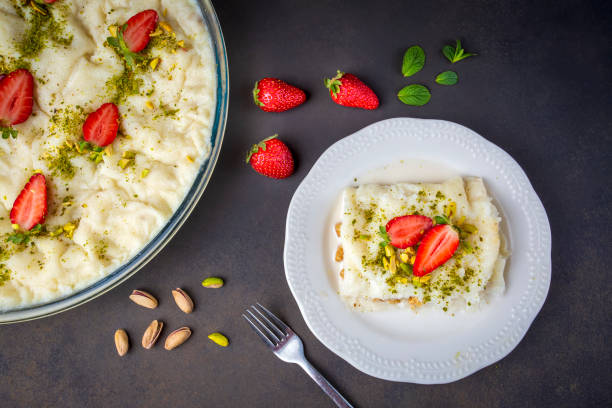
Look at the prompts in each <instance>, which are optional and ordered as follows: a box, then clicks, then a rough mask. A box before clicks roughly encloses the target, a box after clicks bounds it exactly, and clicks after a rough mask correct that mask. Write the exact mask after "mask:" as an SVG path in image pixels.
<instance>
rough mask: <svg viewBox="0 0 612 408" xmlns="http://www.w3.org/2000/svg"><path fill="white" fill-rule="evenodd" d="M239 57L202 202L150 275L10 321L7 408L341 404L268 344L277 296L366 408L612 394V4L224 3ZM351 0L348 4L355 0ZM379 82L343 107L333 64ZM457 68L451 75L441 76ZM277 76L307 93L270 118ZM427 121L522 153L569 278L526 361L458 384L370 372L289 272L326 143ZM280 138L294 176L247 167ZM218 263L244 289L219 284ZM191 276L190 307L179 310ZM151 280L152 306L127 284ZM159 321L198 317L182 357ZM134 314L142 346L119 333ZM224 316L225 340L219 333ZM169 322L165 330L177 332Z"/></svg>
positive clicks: (551, 401) (538, 401)
mask: <svg viewBox="0 0 612 408" xmlns="http://www.w3.org/2000/svg"><path fill="white" fill-rule="evenodd" d="M215 3H216V7H217V12H218V14H219V19H220V20H221V24H222V26H223V30H224V33H225V37H226V41H227V46H228V50H229V59H230V77H231V88H232V91H231V98H230V110H229V112H230V116H229V121H228V127H227V132H226V136H225V145H224V147H223V150H222V152H221V158H220V160H219V163H218V165H217V169H216V171H215V174H214V176H213V179H212V182H211V183H210V185H209V187H208V189H207V190H206V193H205V194H204V197H203V198H202V200H201V201H200V203H199V204H198V206H197V208H196V210H195V211H194V212H193V214H192V215H191V217H190V218H189V219H188V221H187V223H186V224H185V226H184V227H183V228H182V229H181V231H180V232H179V233H178V234H177V235H176V237H175V238H174V239H173V240H172V242H171V243H170V244H169V245H168V246H167V247H166V248H165V249H164V250H163V251H162V252H161V253H160V254H159V255H158V257H157V258H156V259H155V260H153V261H152V262H151V263H150V264H148V265H147V266H146V267H145V268H144V269H143V270H142V271H140V272H139V273H138V274H136V276H134V277H133V278H132V279H130V280H129V281H128V282H126V283H124V284H123V285H121V286H120V287H119V288H116V289H115V290H113V291H111V292H110V293H108V294H106V295H104V296H102V297H100V298H98V299H95V300H94V301H92V302H90V303H88V304H86V305H83V306H81V307H78V308H77V309H74V310H70V311H68V312H65V313H62V314H60V315H58V316H54V317H50V318H46V319H43V320H38V321H33V322H28V323H22V324H16V325H11V326H3V327H0V406H2V407H14V406H15V407H17V406H23V407H39V406H65V407H68V406H70V407H73V406H75V407H76V406H96V407H97V406H104V407H137V406H138V407H145V406H146V407H191V406H210V407H239V406H253V407H268V406H272V407H275V406H288V405H291V406H292V407H295V408H297V407H315V406H316V407H318V406H331V403H330V402H329V401H328V400H327V398H326V397H325V396H324V395H323V394H322V393H321V392H320V391H319V390H318V388H317V387H316V385H315V384H314V383H313V382H312V381H310V380H309V379H308V378H307V377H306V376H305V374H304V373H303V372H301V370H300V369H299V368H298V367H297V366H293V365H288V364H285V363H282V362H281V361H280V360H278V359H276V358H274V357H273V356H272V354H271V353H269V352H267V351H266V350H265V349H264V347H263V346H262V344H260V342H259V340H258V339H256V337H255V335H254V334H253V333H252V332H251V330H250V328H248V326H247V325H246V324H245V322H243V321H242V319H241V318H240V314H241V312H242V310H243V309H244V308H245V307H246V306H247V305H249V304H251V303H253V302H255V301H260V302H262V303H264V304H266V305H269V306H270V307H271V308H272V310H274V311H277V312H278V313H279V314H280V315H281V316H282V317H283V318H284V319H286V320H287V322H289V323H290V324H291V326H293V327H294V328H295V330H296V331H297V332H298V333H299V334H300V335H301V336H302V337H303V339H304V342H305V344H306V348H307V354H308V356H309V357H310V359H311V361H312V362H313V363H314V364H315V365H316V366H317V367H319V368H320V369H321V371H322V372H323V373H324V374H326V375H327V376H328V377H329V379H330V380H331V381H332V382H333V383H334V384H336V385H337V387H338V388H339V389H340V390H341V391H342V392H344V394H345V395H346V396H347V398H348V399H349V400H350V401H352V402H354V403H355V405H356V406H360V407H374V406H377V407H383V406H388V407H391V406H394V407H399V406H401V407H408V406H414V407H427V406H436V407H438V406H440V407H446V406H455V405H456V406H466V407H515V406H521V407H575V406H604V405H607V404H609V403H610V402H612V391H611V390H612V379H611V374H610V366H611V364H612V358H611V357H612V353H611V352H610V349H609V342H608V341H607V340H608V337H609V336H610V335H612V319H611V316H612V314H611V313H610V305H611V302H610V299H611V298H612V285H611V284H610V276H609V273H608V269H609V265H610V264H611V262H612V259H611V257H610V247H611V244H612V242H611V238H610V237H611V235H610V231H611V230H612V221H611V218H610V207H611V206H610V202H611V200H612V192H611V187H610V181H611V180H610V174H611V172H612V154H611V148H610V143H612V136H611V135H612V119H611V117H612V116H611V113H612V112H611V107H612V106H611V101H612V99H611V98H610V89H612V57H611V51H612V50H611V49H610V43H611V41H612V38H611V33H612V9H611V7H610V2H604V1H599V2H598V1H592V2H589V1H536V2H534V1H524V0H521V1H505V2H484V1H462V2H458V1H421V2H413V1H406V0H400V1H377V2H373V1H356V0H353V1H350V2H349V1H345V2H340V1H312V2H306V1H304V2H295V1H277V2H272V1H269V2H266V1H258V2H239V1H229V0H223V1H221V0H219V1H216V2H215ZM349 4H350V6H349ZM456 37H460V38H461V39H463V40H464V44H465V47H466V49H467V50H469V51H475V52H478V53H479V54H480V55H479V56H478V57H476V58H472V59H468V60H465V61H463V62H460V63H458V64H456V65H453V66H452V67H451V66H450V65H449V64H448V63H447V62H446V61H445V60H444V59H443V57H442V55H441V54H440V51H439V50H440V49H441V47H442V46H443V45H444V44H446V43H449V42H451V41H452V40H453V39H454V38H456ZM413 44H420V45H421V46H422V47H423V48H424V49H425V51H426V53H427V63H426V66H425V68H424V70H423V71H422V72H420V73H419V74H417V75H416V76H414V77H412V78H403V77H402V76H401V74H400V64H401V57H402V54H403V51H404V50H405V49H406V48H407V47H409V46H411V45H413ZM338 68H341V69H343V70H346V71H349V72H353V73H356V74H358V75H359V76H360V77H362V78H363V79H364V80H365V81H366V82H367V83H369V84H370V85H371V86H372V88H373V89H374V90H375V91H376V92H377V93H378V95H379V96H380V99H381V107H380V108H379V109H378V110H377V111H373V112H369V111H362V110H356V109H348V108H343V107H339V106H336V105H334V104H333V103H332V102H331V101H330V99H329V97H328V96H327V92H326V90H325V88H324V87H323V85H322V83H323V77H324V76H329V75H332V74H333V73H334V72H335V70H336V69H338ZM450 68H452V69H454V70H456V71H457V72H458V74H459V77H460V80H459V84H458V85H456V86H453V87H441V86H438V85H436V84H435V83H434V81H433V78H434V76H435V75H436V74H437V73H438V72H440V71H443V70H446V69H450ZM268 75H270V76H278V77H281V78H284V79H286V80H287V81H289V82H292V83H294V84H296V85H299V86H301V87H303V88H304V89H306V90H307V92H308V96H309V100H308V102H307V103H306V104H305V105H304V106H302V107H300V108H298V109H295V110H293V111H290V112H286V113H283V114H267V113H264V112H262V111H260V110H258V109H257V108H256V107H255V106H254V105H253V103H252V101H251V93H250V92H251V88H252V85H253V82H254V81H255V80H256V79H259V78H261V77H263V76H268ZM412 82H420V83H424V84H426V85H427V86H428V87H430V89H431V90H432V94H433V96H432V99H431V102H430V103H429V104H428V105H426V106H424V107H420V108H416V107H409V106H405V105H403V104H401V103H400V102H398V100H397V99H396V97H395V94H396V92H397V90H399V89H400V88H401V87H403V86H404V85H407V84H409V83H412ZM398 116H412V117H422V118H439V119H447V120H451V121H455V122H458V123H461V124H463V125H465V126H468V127H470V128H472V129H474V130H475V131H477V132H478V133H480V134H482V135H483V136H484V137H485V138H487V139H489V140H491V141H493V142H494V143H496V144H497V145H499V146H500V147H502V148H503V149H505V150H506V151H507V152H509V153H510V154H511V155H512V156H513V157H514V158H515V159H516V160H517V161H518V162H519V164H520V165H521V166H522V167H523V168H524V169H525V171H526V172H527V174H528V176H529V178H530V180H531V182H532V183H533V186H534V187H535V189H536V191H537V192H538V194H539V195H540V198H541V199H542V201H543V203H544V206H545V207H546V210H547V211H548V216H549V218H550V223H551V227H552V234H553V253H552V258H553V278H552V283H551V287H550V292H549V295H548V299H547V301H546V304H545V305H544V307H543V309H542V311H541V312H540V314H539V316H538V317H537V318H536V320H535V322H534V323H533V325H532V327H531V329H530V330H529V332H528V333H527V335H526V336H525V338H524V339H523V341H522V342H521V343H520V344H519V346H518V347H517V348H516V349H515V350H514V351H513V352H512V353H510V355H509V356H507V357H506V358H504V359H503V360H501V361H500V362H498V363H496V364H494V365H492V366H490V367H487V368H485V369H483V370H481V371H479V372H477V373H476V374H474V375H472V376H470V377H468V378H465V379H463V380H460V381H457V382H455V383H453V384H447V385H438V386H421V385H414V384H402V383H392V382H387V381H382V380H378V379H375V378H372V377H369V376H367V375H365V374H362V373H360V372H359V371H357V370H355V369H354V368H352V367H351V366H350V365H349V364H347V363H345V362H344V361H343V360H341V359H340V358H338V357H336V356H335V355H334V354H333V353H331V352H330V351H329V350H327V348H325V347H324V346H323V345H322V344H320V343H319V342H318V341H317V340H316V339H315V338H314V336H313V335H312V334H311V333H310V332H309V331H308V329H307V328H306V326H305V323H304V321H303V320H302V317H301V315H300V313H299V311H298V308H297V305H296V303H295V301H294V300H293V298H292V296H291V294H290V292H289V288H288V287H287V283H286V281H285V277H284V271H283V262H282V250H283V242H284V226H285V216H286V211H287V206H288V204H289V201H290V199H291V196H292V194H293V192H294V190H295V188H296V187H297V186H298V184H299V183H300V181H301V180H302V178H303V177H304V176H305V175H306V173H307V172H308V170H309V169H310V167H311V166H312V165H313V163H314V162H315V160H316V159H317V157H318V156H319V155H320V154H321V153H322V152H323V151H324V150H325V149H326V148H327V147H328V146H330V145H331V144H332V143H333V142H335V141H337V140H339V139H341V138H342V137H344V136H346V135H348V134H350V133H352V132H354V131H356V130H358V129H360V128H362V127H364V126H366V125H368V124H370V123H373V122H375V121H378V120H381V119H385V118H391V117H398ZM273 133H279V134H280V135H281V136H282V137H283V139H284V140H285V141H286V142H287V143H288V144H289V146H290V147H291V148H292V149H293V150H294V152H295V156H296V157H297V162H298V167H297V172H296V174H295V175H294V176H292V177H291V178H289V179H287V180H284V181H274V180H269V179H266V178H264V177H262V176H259V175H257V174H255V173H254V172H253V171H252V170H251V169H250V168H248V167H247V166H246V165H245V164H244V160H243V154H244V152H245V150H246V149H247V148H248V146H249V145H250V144H251V143H253V142H255V141H258V140H259V139H262V138H264V137H266V136H269V135H271V134H273ZM213 274H214V275H221V276H223V277H225V278H226V280H227V286H226V287H225V288H224V289H222V290H218V291H210V290H204V289H203V288H201V287H200V281H201V280H202V278H203V277H205V276H208V275H213ZM176 286H181V287H183V288H185V289H186V290H188V291H189V293H191V294H192V295H193V297H194V299H195V302H196V305H197V306H196V310H195V312H194V313H193V314H192V315H189V316H186V315H184V314H182V313H181V312H180V311H179V310H178V309H177V308H176V306H175V305H174V303H173V301H172V299H171V295H170V290H171V288H174V287H176ZM133 288H143V289H148V290H150V291H151V292H152V293H154V294H156V295H157V296H158V297H159V298H160V301H161V302H160V303H161V304H160V307H159V308H158V309H157V310H155V311H150V310H145V309H142V308H138V307H136V306H134V305H133V304H131V303H130V301H129V300H128V298H127V297H128V295H129V293H130V291H131V289H133ZM154 318H157V319H162V320H163V321H165V322H166V324H167V328H168V329H174V328H177V327H179V326H181V325H185V324H186V325H189V326H191V327H192V328H193V331H194V333H193V336H192V338H191V339H190V340H189V341H188V342H187V343H185V344H184V345H183V346H182V347H181V348H180V349H177V350H175V351H172V352H167V351H165V350H163V348H162V347H161V346H159V345H158V346H157V347H155V348H154V349H152V350H144V349H143V348H142V347H141V346H140V337H141V335H142V332H143V330H144V329H145V327H146V326H147V325H148V323H149V321H150V320H152V319H154ZM119 327H123V328H126V329H127V331H128V333H129V334H130V337H131V340H132V349H131V350H130V352H129V353H128V355H127V356H126V357H124V358H119V357H118V356H117V355H116V352H115V349H114V346H113V332H114V331H115V329H117V328H119ZM217 330H219V331H222V332H224V333H226V334H227V335H228V336H229V337H230V339H231V342H232V343H231V346H230V347H229V348H227V349H221V348H218V347H215V346H214V345H212V343H210V342H209V341H208V339H207V338H206V335H207V334H208V333H209V332H212V331H217ZM166 333H168V331H166Z"/></svg>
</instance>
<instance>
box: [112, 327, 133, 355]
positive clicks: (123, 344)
mask: <svg viewBox="0 0 612 408" xmlns="http://www.w3.org/2000/svg"><path fill="white" fill-rule="evenodd" d="M115 347H116V348H117V354H119V356H121V357H123V356H125V354H126V353H127V352H128V349H129V348H130V340H129V339H128V335H127V333H126V332H125V330H123V329H119V330H117V331H116V332H115Z"/></svg>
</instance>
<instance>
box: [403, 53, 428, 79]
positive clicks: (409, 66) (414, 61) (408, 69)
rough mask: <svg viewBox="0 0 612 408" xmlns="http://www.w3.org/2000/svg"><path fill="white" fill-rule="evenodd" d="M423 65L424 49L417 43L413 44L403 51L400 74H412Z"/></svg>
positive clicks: (406, 75)
mask: <svg viewBox="0 0 612 408" xmlns="http://www.w3.org/2000/svg"><path fill="white" fill-rule="evenodd" d="M424 65H425V51H423V49H422V48H421V47H419V46H418V45H413V46H412V47H410V48H408V50H406V52H405V53H404V60H403V62H402V74H404V76H405V77H409V76H412V75H414V74H416V73H417V72H419V71H420V70H421V69H423V66H424Z"/></svg>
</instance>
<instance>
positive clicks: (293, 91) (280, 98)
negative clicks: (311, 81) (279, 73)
mask: <svg viewBox="0 0 612 408" xmlns="http://www.w3.org/2000/svg"><path fill="white" fill-rule="evenodd" d="M253 100H254V101H255V105H257V106H259V107H260V108H261V110H263V111H266V112H284V111H286V110H289V109H293V108H295V107H296V106H300V105H301V104H303V103H304V102H305V101H306V94H305V93H304V91H302V90H301V89H300V88H298V87H296V86H293V85H290V84H288V83H287V82H285V81H281V80H280V79H276V78H263V79H262V80H259V81H257V82H255V88H253Z"/></svg>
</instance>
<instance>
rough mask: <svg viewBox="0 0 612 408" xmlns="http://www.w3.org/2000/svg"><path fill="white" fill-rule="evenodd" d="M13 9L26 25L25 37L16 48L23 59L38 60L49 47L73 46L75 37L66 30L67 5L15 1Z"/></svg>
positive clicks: (16, 43)
mask: <svg viewBox="0 0 612 408" xmlns="http://www.w3.org/2000/svg"><path fill="white" fill-rule="evenodd" d="M57 3H60V2H57ZM13 7H14V8H15V11H16V12H17V14H18V15H19V16H20V17H21V18H22V19H23V20H24V22H25V24H26V29H25V32H24V33H23V36H22V37H21V38H18V39H17V40H16V41H15V48H16V49H17V52H19V54H21V56H22V57H24V58H36V57H37V56H38V54H40V52H41V51H42V49H43V48H45V47H47V46H49V45H59V46H64V47H68V46H69V45H71V44H72V39H73V36H72V34H67V33H66V30H65V28H66V21H65V17H64V15H65V12H66V10H67V8H66V6H65V5H61V4H55V3H54V4H53V5H48V4H40V3H37V2H34V1H29V2H25V3H22V2H19V1H15V0H13Z"/></svg>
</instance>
